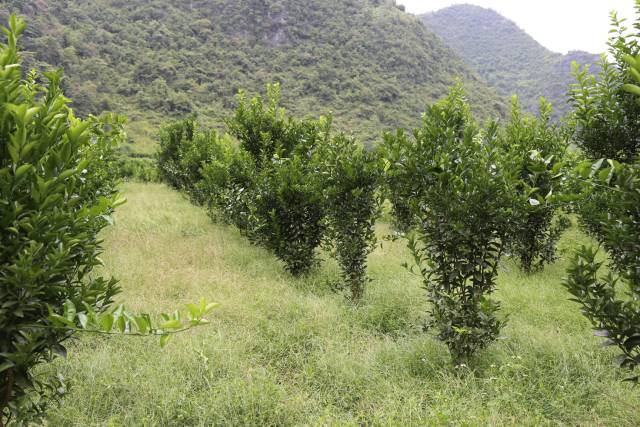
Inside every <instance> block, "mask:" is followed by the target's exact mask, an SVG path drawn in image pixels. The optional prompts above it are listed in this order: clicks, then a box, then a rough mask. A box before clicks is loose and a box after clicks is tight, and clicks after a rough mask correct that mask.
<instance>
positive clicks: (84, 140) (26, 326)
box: [0, 17, 122, 420]
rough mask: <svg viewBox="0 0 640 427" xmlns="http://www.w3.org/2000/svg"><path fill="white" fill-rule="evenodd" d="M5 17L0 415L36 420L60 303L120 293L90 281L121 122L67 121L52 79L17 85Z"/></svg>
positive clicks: (52, 385)
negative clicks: (41, 371)
mask: <svg viewBox="0 0 640 427" xmlns="http://www.w3.org/2000/svg"><path fill="white" fill-rule="evenodd" d="M24 28H25V25H24V23H23V22H22V21H21V20H19V19H17V18H15V17H12V18H11V20H10V24H9V29H5V32H6V34H7V35H8V44H7V45H2V46H1V47H0V49H1V50H0V141H1V143H0V228H1V229H2V233H0V241H1V244H0V266H1V267H0V300H1V301H2V307H1V308H0V376H1V377H2V389H1V392H0V396H1V397H0V417H2V418H7V417H8V416H9V414H10V413H12V414H14V415H15V416H18V417H19V418H20V419H21V420H26V419H28V416H29V414H38V413H41V412H42V410H43V408H44V406H45V404H46V399H40V398H38V396H46V395H55V393H56V390H57V388H58V387H59V380H57V379H56V378H55V377H53V378H52V377H40V376H38V377H36V376H35V374H34V372H33V369H34V367H35V366H37V365H39V364H41V363H44V362H48V361H50V360H51V359H52V358H53V357H54V356H55V355H56V354H64V353H65V349H64V347H63V345H62V344H63V342H64V341H65V340H67V339H68V338H69V337H70V336H71V335H72V333H71V332H69V331H67V330H60V329H55V328H52V327H51V326H52V325H51V321H50V320H49V315H50V314H51V313H58V314H60V313H62V312H63V311H64V306H65V304H68V302H71V303H73V305H74V306H75V307H87V308H89V309H91V310H94V311H98V312H99V311H101V310H104V309H105V308H106V307H108V306H109V304H110V303H111V301H112V298H113V296H114V295H115V294H116V293H117V292H118V286H117V283H116V281H115V280H114V279H106V278H102V277H99V276H97V275H95V274H93V268H94V267H95V266H97V265H100V261H99V258H98V256H99V254H100V253H101V251H102V247H101V240H100V239H99V237H98V233H99V232H100V230H101V229H102V228H104V227H105V226H106V225H107V224H108V223H109V221H110V219H109V215H110V214H111V213H112V211H113V209H114V207H115V205H116V197H117V194H116V190H115V185H116V177H115V173H114V171H115V168H114V167H113V166H114V165H113V160H114V159H115V150H114V148H115V145H116V144H117V143H118V141H119V140H121V139H122V133H121V126H120V122H119V121H117V120H112V121H109V122H101V121H100V120H98V119H96V118H93V117H90V118H88V119H87V120H81V119H78V118H76V117H74V115H73V112H72V111H71V110H70V109H69V108H68V107H67V103H68V102H69V100H67V99H66V98H65V97H64V96H63V94H62V91H61V89H60V79H61V73H60V72H53V73H47V74H45V82H44V83H43V84H38V83H36V79H35V75H34V74H31V75H29V77H28V78H27V80H25V81H21V77H22V74H21V68H20V60H19V57H18V53H17V49H16V43H17V38H18V36H19V35H20V33H22V31H23V30H24Z"/></svg>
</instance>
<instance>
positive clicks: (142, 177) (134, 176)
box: [117, 156, 160, 182]
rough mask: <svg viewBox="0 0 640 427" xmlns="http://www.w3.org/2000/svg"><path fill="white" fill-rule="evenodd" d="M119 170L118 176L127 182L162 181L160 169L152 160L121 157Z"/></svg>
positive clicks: (118, 164) (118, 165)
mask: <svg viewBox="0 0 640 427" xmlns="http://www.w3.org/2000/svg"><path fill="white" fill-rule="evenodd" d="M117 168H118V176H119V177H120V178H122V179H124V180H126V181H139V182H159V181H160V175H159V173H158V167H157V165H156V163H155V161H153V160H151V159H145V158H135V157H126V156H120V158H119V159H118V163H117Z"/></svg>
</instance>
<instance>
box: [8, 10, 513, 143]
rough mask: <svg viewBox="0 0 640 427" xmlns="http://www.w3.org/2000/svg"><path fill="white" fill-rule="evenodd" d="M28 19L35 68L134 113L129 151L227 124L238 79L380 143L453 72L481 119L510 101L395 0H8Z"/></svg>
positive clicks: (87, 100) (88, 109)
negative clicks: (198, 121)
mask: <svg viewBox="0 0 640 427" xmlns="http://www.w3.org/2000/svg"><path fill="white" fill-rule="evenodd" d="M9 11H17V12H19V13H21V14H23V15H26V16H27V19H28V21H29V24H30V26H29V29H28V32H27V35H26V38H25V40H24V41H23V46H24V47H25V48H26V49H27V50H28V51H29V52H30V53H29V54H28V55H27V57H26V59H27V62H28V63H29V64H30V65H37V66H39V67H44V68H52V67H64V68H65V70H66V74H67V81H66V90H67V94H68V95H69V96H70V97H71V98H72V99H73V100H74V101H75V106H76V107H77V109H78V110H79V111H80V112H81V113H97V112H100V111H102V110H115V111H119V112H123V113H125V114H128V115H129V116H130V117H131V120H132V122H133V123H132V126H131V128H130V134H131V135H133V137H134V138H135V139H136V140H137V141H138V142H137V145H134V146H133V147H132V149H133V150H138V151H143V152H149V151H151V150H152V147H151V146H150V145H149V135H151V134H152V133H153V131H155V129H156V128H157V124H158V123H159V122H161V121H163V120H165V119H166V118H167V117H171V116H181V115H185V114H188V113H189V112H191V111H196V112H198V113H200V115H201V117H203V118H205V124H208V125H213V126H219V125H220V124H221V120H222V118H223V117H225V116H227V115H228V112H229V110H230V108H231V107H232V106H233V105H234V95H235V94H236V92H237V91H238V90H239V89H246V90H247V91H248V92H249V93H250V94H253V93H257V92H259V91H262V90H263V88H264V85H265V84H266V83H268V82H280V83H281V84H282V87H283V88H282V91H283V102H284V105H285V106H286V107H287V108H288V109H289V110H290V111H291V112H292V113H294V114H297V115H308V114H311V115H319V114H326V113H328V112H329V111H333V112H334V116H335V122H336V124H337V126H338V127H339V128H341V129H344V130H349V131H353V132H354V133H355V134H357V135H359V136H361V137H363V138H365V139H368V140H373V139H376V138H378V137H379V134H380V132H381V131H382V130H383V129H388V128H394V127H397V126H408V125H410V124H411V123H412V122H414V121H415V119H416V117H418V115H419V114H420V112H421V111H423V108H424V106H425V104H426V103H427V102H430V101H433V100H435V99H437V98H439V97H441V96H442V95H443V94H444V93H445V91H446V88H447V87H448V86H449V85H451V84H452V83H453V82H454V81H455V78H456V77H459V78H461V79H462V80H463V81H464V82H465V83H466V84H467V86H468V92H469V94H470V98H471V99H472V101H473V104H474V105H475V107H476V110H477V111H478V112H479V113H480V114H481V115H484V116H489V115H496V114H502V113H504V111H505V109H504V105H505V103H504V100H503V99H502V98H501V97H499V96H498V95H497V94H496V92H495V91H494V90H493V89H490V88H488V86H487V85H486V84H485V83H484V82H483V81H482V79H481V78H480V77H479V76H478V75H477V74H476V73H475V72H474V71H472V70H471V69H470V68H469V67H468V66H467V65H466V64H465V63H464V62H463V60H462V59H461V58H459V57H458V56H457V55H456V54H455V53H453V51H452V50H451V49H450V48H448V47H447V46H446V45H445V44H444V43H443V42H442V41H441V40H440V39H439V38H438V37H436V36H435V35H434V34H433V33H431V32H430V31H429V30H427V29H426V28H425V27H424V25H422V24H421V23H420V21H419V19H418V18H416V17H414V16H412V15H410V14H407V13H405V12H404V11H403V10H401V9H400V8H399V7H398V6H396V5H395V2H393V1H389V0H309V1H304V2H299V1H295V0H242V1H235V0H189V1H181V2H174V1H172V0H154V1H148V0H127V1H125V0H95V1H84V0H47V1H45V0H36V1H31V2H23V1H22V0H6V1H5V2H3V3H2V5H0V16H6V14H8V13H9Z"/></svg>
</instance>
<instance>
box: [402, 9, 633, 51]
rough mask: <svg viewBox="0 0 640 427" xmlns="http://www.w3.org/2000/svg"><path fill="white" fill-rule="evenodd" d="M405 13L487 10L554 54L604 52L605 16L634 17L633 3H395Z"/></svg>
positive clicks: (606, 36) (605, 38) (606, 25)
mask: <svg viewBox="0 0 640 427" xmlns="http://www.w3.org/2000/svg"><path fill="white" fill-rule="evenodd" d="M397 3H398V4H403V5H405V7H406V9H407V12H411V13H415V14H420V13H425V12H432V11H435V10H438V9H442V8H444V7H447V6H451V5H453V4H460V3H469V4H475V5H478V6H483V7H488V8H491V9H493V10H495V11H497V12H499V13H500V14H501V15H503V16H505V17H506V18H508V19H510V20H512V21H514V22H515V23H516V24H518V26H519V27H520V28H522V29H524V30H525V31H526V32H527V33H529V35H531V36H532V37H533V38H534V39H536V40H537V41H538V42H540V44H542V45H543V46H545V47H546V48H548V49H551V50H552V51H554V52H561V53H566V52H568V51H570V50H585V51H587V52H592V53H602V52H605V51H606V49H607V47H606V42H607V38H608V36H609V34H608V33H609V29H610V25H609V23H610V20H609V12H610V11H611V10H616V11H617V12H618V16H619V17H626V18H629V19H628V21H627V24H628V26H631V23H632V19H633V18H634V17H635V13H634V0H462V1H457V0H397Z"/></svg>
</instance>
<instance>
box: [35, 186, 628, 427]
mask: <svg viewBox="0 0 640 427" xmlns="http://www.w3.org/2000/svg"><path fill="white" fill-rule="evenodd" d="M124 194H125V196H126V197H127V198H128V203H127V204H126V205H124V206H122V207H120V208H119V210H118V212H117V215H116V224H115V226H113V227H110V228H109V229H108V231H107V232H106V233H105V235H104V237H105V240H106V252H105V254H104V256H103V259H104V262H105V264H106V267H105V269H104V273H106V274H113V275H115V276H116V277H118V278H120V280H121V284H122V286H123V289H124V292H123V294H122V295H121V296H120V297H119V298H120V300H122V301H126V302H127V304H128V305H129V307H130V308H131V309H135V310H145V311H150V312H159V311H161V310H171V309H173V308H176V307H178V306H180V305H181V304H183V303H187V302H195V301H197V300H198V299H199V298H200V297H201V296H203V297H205V298H207V300H209V301H216V302H219V303H220V308H219V309H218V310H217V311H216V312H215V314H214V315H213V316H212V318H211V320H212V322H211V324H210V325H207V326H205V327H202V328H198V329H196V330H192V331H189V332H187V333H184V334H182V335H179V336H176V337H175V339H173V340H172V341H171V342H170V343H169V345H168V346H167V347H166V348H164V349H160V347H159V345H158V342H157V340H156V339H153V338H149V339H145V338H134V337H111V338H102V337H99V338H96V337H93V336H91V337H89V336H86V337H82V338H81V339H80V340H78V341H76V342H74V343H73V344H72V345H71V347H70V351H69V358H68V360H66V361H62V360H61V361H59V362H58V363H57V367H58V368H59V369H60V370H61V371H62V373H63V375H64V376H65V378H66V379H67V382H68V383H69V385H70V390H69V394H68V395H67V396H66V397H65V398H64V400H63V402H62V404H61V406H60V407H59V408H57V409H54V410H52V411H51V412H50V415H49V419H48V422H49V425H52V426H93V425H108V426H137V425H148V426H162V425H174V426H209V425H225V426H226V425H238V426H244V425H259V426H269V425H272V426H286V425H341V426H348V425H372V426H374V425H380V426H386V425H402V426H414V425H415V426H423V425H463V426H484V425H519V426H520V425H532V426H534V425H535V426H537V425H585V426H587V425H588V426H592V425H607V426H637V425H640V411H639V410H638V408H639V407H640V406H639V404H640V389H634V388H632V387H631V386H630V385H629V384H628V383H622V382H621V381H620V380H621V379H622V378H624V372H619V371H618V370H615V369H613V368H612V360H613V357H614V356H615V351H613V350H611V349H604V348H601V347H600V346H599V344H600V341H599V339H596V338H595V337H593V336H592V332H591V330H590V327H589V324H588V323H587V321H586V320H585V319H583V317H582V316H581V314H580V313H579V310H578V307H577V306H576V305H575V304H574V303H571V302H569V301H568V294H567V293H566V291H565V290H564V288H562V287H561V285H560V281H561V277H562V276H563V274H564V270H565V267H566V263H565V262H562V261H561V262H558V263H557V264H555V265H553V266H551V267H549V268H548V269H547V270H546V271H545V272H543V273H540V274H536V275H532V276H529V277H527V276H524V275H522V274H520V273H519V272H518V270H517V269H516V268H515V267H514V266H513V265H512V264H511V263H510V262H506V263H505V265H504V267H503V268H502V271H501V274H500V280H499V281H500V289H499V291H498V292H497V295H496V298H498V299H499V300H501V301H502V302H503V312H504V313H505V314H508V315H509V324H508V327H507V328H506V329H505V331H504V334H505V339H504V340H501V341H499V342H497V343H496V344H494V345H492V346H491V347H490V348H488V349H487V350H485V351H483V352H482V353H481V354H479V355H478V357H477V361H476V365H475V366H473V367H468V368H465V367H462V368H454V367H453V366H452V365H451V363H450V359H449V356H448V353H447V350H446V348H445V347H444V346H443V345H442V344H441V343H439V342H438V341H437V340H435V339H434V338H433V337H432V334H430V333H428V332H424V331H423V328H422V325H423V323H424V320H425V319H426V317H427V310H428V305H427V302H426V299H425V297H424V292H423V290H422V289H421V287H420V281H419V279H418V278H417V277H414V276H412V275H411V274H410V273H409V272H408V271H406V270H405V269H404V268H403V267H402V266H401V264H402V263H403V262H405V261H410V258H409V257H408V253H407V251H406V249H405V246H404V243H403V242H396V243H389V242H384V244H383V245H382V247H381V248H379V249H378V250H377V251H376V252H375V253H374V254H373V255H372V256H371V258H370V268H369V272H370V276H371V278H372V282H371V283H370V284H369V286H368V288H367V293H366V297H365V299H364V301H363V303H362V304H361V305H360V306H358V307H353V306H352V305H351V304H350V303H349V302H348V300H346V298H345V295H344V294H341V293H336V292H334V291H333V290H332V286H331V284H330V283H331V282H332V281H334V280H335V279H337V277H338V270H337V267H336V265H335V264H334V263H333V262H330V261H329V262H326V263H325V264H324V265H323V267H321V268H320V269H319V270H318V271H317V272H315V273H314V274H312V275H311V276H309V277H306V278H303V279H294V278H292V277H290V276H289V275H287V274H286V273H285V272H284V271H283V269H282V268H281V266H280V265H279V263H278V261H277V260H276V259H275V258H274V257H273V256H272V255H270V254H269V253H268V252H266V251H264V250H262V249H260V248H256V247H254V246H251V245H250V244H249V243H248V242H247V241H246V240H245V239H243V238H242V237H241V236H240V235H239V233H238V232H237V231H236V230H234V229H233V228H231V227H228V226H225V225H217V224H213V223H211V221H210V220H209V218H208V217H207V215H206V213H205V212H204V210H202V209H199V208H196V207H194V206H192V205H190V204H189V202H188V201H187V200H185V199H184V198H183V197H182V196H181V195H179V194H178V193H176V192H174V191H171V190H169V189H168V188H167V187H165V186H162V185H143V184H127V185H125V186H124ZM379 231H380V233H381V234H383V233H384V232H385V231H386V228H385V225H384V224H382V225H381V226H380V230H379ZM580 239H583V238H581V237H580V235H579V234H577V233H576V232H572V233H569V234H568V235H567V236H566V237H565V239H564V240H563V242H562V245H561V246H562V248H563V250H565V251H568V250H570V249H571V247H572V246H573V245H575V243H572V242H574V241H575V240H580Z"/></svg>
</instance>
